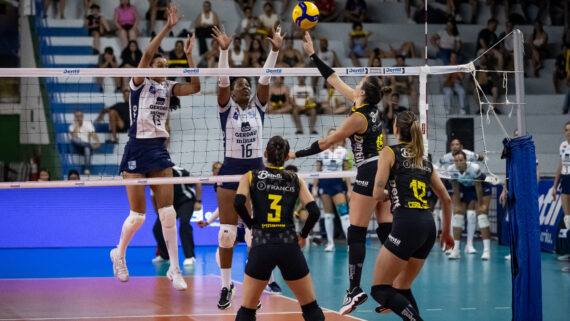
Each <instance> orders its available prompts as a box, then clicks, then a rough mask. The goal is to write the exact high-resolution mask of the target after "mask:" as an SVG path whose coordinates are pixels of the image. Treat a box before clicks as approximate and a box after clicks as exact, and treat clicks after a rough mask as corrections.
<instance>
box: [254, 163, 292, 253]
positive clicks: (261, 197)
mask: <svg viewBox="0 0 570 321" xmlns="http://www.w3.org/2000/svg"><path fill="white" fill-rule="evenodd" d="M249 175H250V194H251V202H252V207H253V225H252V236H253V240H252V246H253V245H259V244H268V243H296V242H297V234H296V232H295V222H294V217H293V215H294V214H293V212H294V211H295V205H296V204H297V199H298V198H299V190H300V185H299V177H298V176H297V174H296V173H294V172H290V171H286V170H283V168H282V167H279V168H277V167H265V168H263V169H256V170H252V171H250V172H249Z"/></svg>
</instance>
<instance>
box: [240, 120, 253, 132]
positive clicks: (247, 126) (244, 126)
mask: <svg viewBox="0 0 570 321" xmlns="http://www.w3.org/2000/svg"><path fill="white" fill-rule="evenodd" d="M250 130H251V125H250V124H249V122H248V121H246V122H242V123H241V131H242V132H248V131H250Z"/></svg>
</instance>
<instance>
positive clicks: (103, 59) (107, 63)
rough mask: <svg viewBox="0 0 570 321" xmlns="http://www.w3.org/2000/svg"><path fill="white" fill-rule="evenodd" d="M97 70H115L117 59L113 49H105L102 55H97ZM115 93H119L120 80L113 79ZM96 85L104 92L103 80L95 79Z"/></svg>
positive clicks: (117, 78) (100, 78)
mask: <svg viewBox="0 0 570 321" xmlns="http://www.w3.org/2000/svg"><path fill="white" fill-rule="evenodd" d="M97 67H98V68H117V67H119V65H118V64H117V58H116V57H115V52H114V51H113V47H106V48H105V50H104V51H103V54H101V55H99V61H98V63H97ZM113 79H114V80H115V92H121V78H119V77H115V78H113ZM97 83H98V84H99V86H101V91H105V79H104V78H103V77H97Z"/></svg>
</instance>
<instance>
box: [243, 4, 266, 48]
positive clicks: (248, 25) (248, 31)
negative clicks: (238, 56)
mask: <svg viewBox="0 0 570 321" xmlns="http://www.w3.org/2000/svg"><path fill="white" fill-rule="evenodd" d="M243 15H244V17H243V19H242V20H241V30H240V32H241V34H242V36H244V37H245V36H246V35H249V36H250V37H253V36H254V35H256V34H257V32H258V30H260V28H261V22H259V18H258V17H256V16H254V15H253V9H252V8H251V7H245V8H244V9H243ZM250 41H251V40H250ZM250 41H248V39H247V38H246V46H249V44H250Z"/></svg>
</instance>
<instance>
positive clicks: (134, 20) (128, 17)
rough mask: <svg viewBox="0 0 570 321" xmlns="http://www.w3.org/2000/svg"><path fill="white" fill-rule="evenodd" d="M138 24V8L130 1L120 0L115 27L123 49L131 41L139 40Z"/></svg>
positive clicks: (116, 11)
mask: <svg viewBox="0 0 570 321" xmlns="http://www.w3.org/2000/svg"><path fill="white" fill-rule="evenodd" d="M138 23H139V19H138V15H137V8H136V7H135V6H134V5H132V4H131V2H130V0H120V4H119V6H118V7H116V8H115V26H116V27H117V36H118V37H119V40H120V42H121V47H123V48H124V47H126V46H127V43H128V42H129V41H134V40H136V39H137V27H138ZM135 66H136V65H135Z"/></svg>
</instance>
